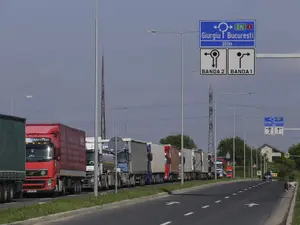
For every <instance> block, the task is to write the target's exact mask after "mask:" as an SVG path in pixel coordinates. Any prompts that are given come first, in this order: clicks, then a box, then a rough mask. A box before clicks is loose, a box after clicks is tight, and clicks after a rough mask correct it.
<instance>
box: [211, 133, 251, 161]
mask: <svg viewBox="0 0 300 225" xmlns="http://www.w3.org/2000/svg"><path fill="white" fill-rule="evenodd" d="M245 150H246V151H245V152H246V164H247V165H248V164H249V161H250V158H251V148H250V147H249V146H248V145H247V144H246V145H245ZM227 153H229V154H230V156H231V158H232V156H233V138H225V139H223V140H221V141H220V143H219V146H218V153H217V155H218V156H226V154H227ZM255 159H256V150H255V149H253V150H252V161H253V162H254V161H255ZM235 161H236V165H240V166H242V165H244V140H243V139H241V138H240V137H236V138H235Z"/></svg>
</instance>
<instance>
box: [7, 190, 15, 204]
mask: <svg viewBox="0 0 300 225" xmlns="http://www.w3.org/2000/svg"><path fill="white" fill-rule="evenodd" d="M14 195H15V193H14V189H13V187H12V186H8V201H9V202H11V201H12V200H13V198H14Z"/></svg>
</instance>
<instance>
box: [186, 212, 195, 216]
mask: <svg viewBox="0 0 300 225" xmlns="http://www.w3.org/2000/svg"><path fill="white" fill-rule="evenodd" d="M192 214H194V212H188V213H186V214H184V216H189V215H192Z"/></svg>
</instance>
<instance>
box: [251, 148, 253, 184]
mask: <svg viewBox="0 0 300 225" xmlns="http://www.w3.org/2000/svg"><path fill="white" fill-rule="evenodd" d="M250 152H251V159H250V164H251V165H250V169H251V179H252V178H253V159H252V146H251V151H250Z"/></svg>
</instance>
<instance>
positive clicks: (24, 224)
mask: <svg viewBox="0 0 300 225" xmlns="http://www.w3.org/2000/svg"><path fill="white" fill-rule="evenodd" d="M246 181H254V180H253V179H241V180H232V181H221V182H218V183H210V184H203V185H200V186H195V187H190V188H183V189H179V190H175V191H172V192H171V193H166V192H163V193H159V194H156V195H150V196H145V197H141V198H134V199H127V200H123V201H118V202H113V203H109V204H105V205H100V206H92V207H89V208H82V209H77V210H72V211H67V212H61V213H56V214H51V215H48V216H42V217H37V218H33V219H28V220H24V221H18V222H13V223H8V224H1V225H34V224H38V223H44V222H50V221H55V220H59V219H67V218H69V217H73V216H80V215H83V214H90V213H94V212H96V211H99V210H108V209H115V208H119V207H124V206H129V205H134V204H138V203H143V202H146V201H149V200H156V199H160V198H165V197H168V196H170V194H181V193H186V192H190V191H196V190H201V189H205V188H208V187H211V186H218V185H222V184H232V183H237V182H246Z"/></svg>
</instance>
